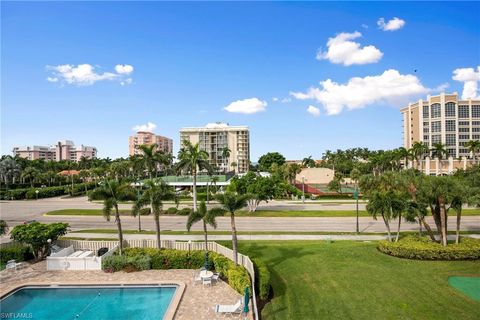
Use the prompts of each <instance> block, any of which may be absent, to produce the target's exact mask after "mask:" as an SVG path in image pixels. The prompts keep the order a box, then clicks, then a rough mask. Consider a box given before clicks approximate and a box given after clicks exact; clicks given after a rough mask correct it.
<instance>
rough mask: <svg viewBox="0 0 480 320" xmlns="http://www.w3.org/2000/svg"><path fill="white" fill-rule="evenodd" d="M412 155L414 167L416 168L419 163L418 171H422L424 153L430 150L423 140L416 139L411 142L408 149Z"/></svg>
mask: <svg viewBox="0 0 480 320" xmlns="http://www.w3.org/2000/svg"><path fill="white" fill-rule="evenodd" d="M410 150H411V153H412V155H413V158H414V159H415V162H416V167H417V168H416V169H418V167H419V164H420V169H419V170H420V171H423V159H424V156H425V155H426V154H428V152H429V151H430V150H429V148H428V146H427V144H425V143H424V142H420V141H416V142H414V143H413V145H412V148H411V149H410Z"/></svg>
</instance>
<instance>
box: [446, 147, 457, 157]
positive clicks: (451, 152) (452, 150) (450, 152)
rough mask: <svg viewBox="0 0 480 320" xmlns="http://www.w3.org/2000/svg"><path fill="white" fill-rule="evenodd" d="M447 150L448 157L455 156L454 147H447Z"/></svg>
mask: <svg viewBox="0 0 480 320" xmlns="http://www.w3.org/2000/svg"><path fill="white" fill-rule="evenodd" d="M447 152H448V156H449V157H454V158H455V157H456V156H457V150H455V149H447Z"/></svg>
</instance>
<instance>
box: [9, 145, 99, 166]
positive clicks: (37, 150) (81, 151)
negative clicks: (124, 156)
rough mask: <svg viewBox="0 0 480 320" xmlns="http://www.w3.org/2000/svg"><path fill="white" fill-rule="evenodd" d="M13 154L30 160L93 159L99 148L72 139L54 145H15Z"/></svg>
mask: <svg viewBox="0 0 480 320" xmlns="http://www.w3.org/2000/svg"><path fill="white" fill-rule="evenodd" d="M13 154H14V155H17V156H19V157H22V158H25V159H29V160H37V159H44V160H54V161H61V160H71V161H80V159H81V158H82V157H85V158H87V159H93V158H96V157H97V148H95V147H90V146H84V145H83V144H82V145H80V146H76V145H75V144H74V143H73V141H71V140H62V141H58V142H57V143H56V144H55V145H52V146H21V147H14V148H13Z"/></svg>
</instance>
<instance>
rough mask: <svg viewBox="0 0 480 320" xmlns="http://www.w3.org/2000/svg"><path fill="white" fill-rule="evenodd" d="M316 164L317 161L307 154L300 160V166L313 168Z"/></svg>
mask: <svg viewBox="0 0 480 320" xmlns="http://www.w3.org/2000/svg"><path fill="white" fill-rule="evenodd" d="M316 165H317V163H316V162H315V160H313V158H312V156H308V157H307V158H303V160H302V167H304V168H315V167H316Z"/></svg>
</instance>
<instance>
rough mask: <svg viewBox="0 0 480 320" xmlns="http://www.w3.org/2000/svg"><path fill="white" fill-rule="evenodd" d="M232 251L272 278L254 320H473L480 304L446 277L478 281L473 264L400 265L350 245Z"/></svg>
mask: <svg viewBox="0 0 480 320" xmlns="http://www.w3.org/2000/svg"><path fill="white" fill-rule="evenodd" d="M226 244H229V243H226ZM239 251H240V252H242V253H245V254H247V255H250V256H251V257H257V258H260V259H262V260H263V261H265V262H266V264H267V266H268V268H269V269H270V272H271V273H272V285H273V292H274V294H273V299H272V300H271V301H270V302H269V303H268V304H267V305H266V306H265V308H264V309H263V311H262V319H301V320H306V319H312V320H313V319H478V314H479V310H480V303H479V302H475V301H474V300H472V299H470V298H468V297H466V296H465V295H463V294H462V293H460V292H459V291H457V290H455V289H454V288H452V287H451V286H449V284H448V277H449V276H452V275H470V276H472V275H473V276H480V261H455V262H446V261H414V260H404V259H399V258H394V257H391V256H387V255H384V254H382V253H380V252H378V251H377V250H376V244H375V243H373V242H371V243H364V242H352V241H339V242H333V243H327V242H320V241H308V242H307V241H304V242H300V241H295V242H275V241H269V242H240V244H239Z"/></svg>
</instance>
